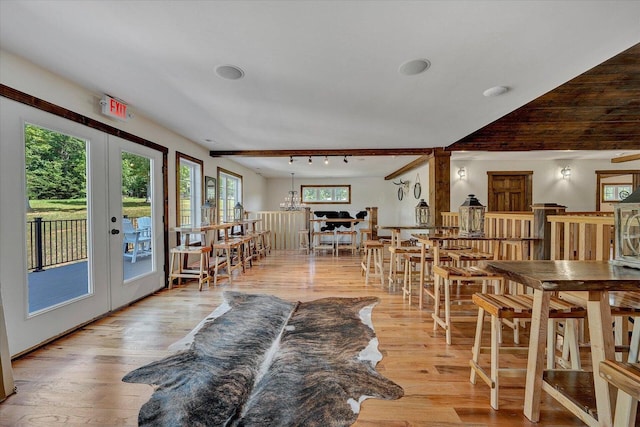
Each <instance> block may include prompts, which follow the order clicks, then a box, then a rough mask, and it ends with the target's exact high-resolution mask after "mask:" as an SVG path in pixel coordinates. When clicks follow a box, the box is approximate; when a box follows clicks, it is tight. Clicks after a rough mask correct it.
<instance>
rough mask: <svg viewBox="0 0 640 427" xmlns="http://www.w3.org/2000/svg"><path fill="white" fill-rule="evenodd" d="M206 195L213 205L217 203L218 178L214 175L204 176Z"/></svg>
mask: <svg viewBox="0 0 640 427" xmlns="http://www.w3.org/2000/svg"><path fill="white" fill-rule="evenodd" d="M204 195H205V199H206V200H207V201H208V202H209V204H211V205H212V206H215V205H216V202H217V200H216V195H217V187H216V179H215V178H214V177H212V176H205V177H204Z"/></svg>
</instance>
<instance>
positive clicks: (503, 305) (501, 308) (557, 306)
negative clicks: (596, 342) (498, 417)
mask: <svg viewBox="0 0 640 427" xmlns="http://www.w3.org/2000/svg"><path fill="white" fill-rule="evenodd" d="M472 299H473V303H474V304H476V305H477V306H478V319H477V323H476V334H475V341H474V344H473V349H472V358H471V360H470V361H469V364H470V366H471V377H470V379H469V380H470V381H471V383H472V384H475V383H476V375H479V376H480V378H481V379H482V380H483V381H484V382H485V383H487V385H488V386H489V387H490V388H491V407H492V408H494V409H498V388H499V381H498V375H499V373H500V372H501V371H502V372H510V373H514V371H515V370H514V369H501V368H500V366H499V361H498V359H499V355H500V351H504V352H509V353H515V352H518V351H521V352H525V353H526V352H527V351H528V347H503V346H502V345H501V342H500V328H501V326H502V323H503V320H504V319H511V320H514V319H531V315H532V312H533V295H529V294H523V295H494V294H493V295H492V294H487V293H476V294H474V295H473V297H472ZM485 314H489V315H491V347H490V348H489V351H490V353H491V368H490V372H489V374H487V373H486V371H485V370H484V369H483V368H482V367H481V366H480V364H479V358H480V353H481V352H485V351H486V350H487V348H485V347H482V329H483V326H484V323H485V322H484V316H485ZM586 315H587V312H586V310H585V309H584V308H583V307H580V306H577V305H573V304H570V303H568V302H567V301H564V300H561V299H560V298H558V297H555V296H552V297H551V301H550V303H549V322H550V323H551V322H553V319H560V318H563V319H575V318H584V317H585V316H586ZM573 345H574V346H576V347H577V345H578V342H577V340H576V341H574V343H573ZM522 371H526V370H524V369H523V370H522Z"/></svg>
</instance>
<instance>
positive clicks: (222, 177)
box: [218, 168, 242, 222]
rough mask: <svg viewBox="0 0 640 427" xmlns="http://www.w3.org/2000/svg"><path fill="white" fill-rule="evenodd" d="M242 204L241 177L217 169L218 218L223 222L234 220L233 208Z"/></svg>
mask: <svg viewBox="0 0 640 427" xmlns="http://www.w3.org/2000/svg"><path fill="white" fill-rule="evenodd" d="M237 203H240V204H242V176H241V175H238V174H235V173H233V172H231V171H228V170H226V169H222V168H218V218H220V221H223V222H232V221H233V220H234V215H233V208H234V207H235V206H236V204H237Z"/></svg>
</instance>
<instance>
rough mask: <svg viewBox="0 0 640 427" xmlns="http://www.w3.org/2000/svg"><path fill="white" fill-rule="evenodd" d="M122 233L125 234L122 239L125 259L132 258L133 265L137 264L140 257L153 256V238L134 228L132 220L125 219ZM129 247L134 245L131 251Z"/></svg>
mask: <svg viewBox="0 0 640 427" xmlns="http://www.w3.org/2000/svg"><path fill="white" fill-rule="evenodd" d="M122 232H123V234H124V236H123V238H122V252H123V255H124V257H126V258H131V263H132V264H133V263H135V262H136V259H137V258H138V257H139V256H145V255H151V251H150V250H149V248H150V245H151V236H150V235H149V234H147V235H145V234H146V233H143V232H142V231H140V230H136V229H135V228H133V224H132V223H131V220H130V219H128V218H124V219H123V220H122ZM129 245H132V248H131V250H129Z"/></svg>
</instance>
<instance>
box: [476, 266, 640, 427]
mask: <svg viewBox="0 0 640 427" xmlns="http://www.w3.org/2000/svg"><path fill="white" fill-rule="evenodd" d="M483 268H486V269H487V270H489V271H492V272H494V273H496V274H501V275H503V276H504V278H505V279H506V280H512V281H515V282H517V283H520V284H522V285H524V286H525V287H528V288H530V289H531V290H533V312H532V319H531V329H530V331H531V332H530V338H529V349H528V350H529V352H528V359H527V374H526V384H525V398H524V399H525V400H524V415H525V416H526V417H527V418H528V419H529V420H530V421H533V422H538V421H539V420H540V401H541V394H542V391H543V390H544V391H545V392H547V393H548V394H549V395H551V396H552V397H553V398H554V399H556V400H557V401H558V402H560V403H561V404H562V405H563V406H565V407H566V408H567V409H568V410H570V411H571V412H572V413H573V414H574V415H576V416H577V417H578V418H579V419H580V420H582V421H583V422H584V423H586V424H587V425H590V426H611V425H612V421H613V420H612V418H613V409H614V405H615V403H614V401H615V397H614V396H615V393H614V392H615V389H614V388H613V386H611V385H610V384H608V383H607V382H606V380H605V379H603V378H602V377H601V376H600V375H599V366H600V362H601V361H604V360H606V359H609V360H613V359H614V358H615V357H614V352H615V345H614V338H613V329H612V326H611V325H612V317H611V309H610V306H609V291H623V292H626V291H638V290H640V270H639V269H633V268H629V267H625V266H619V265H614V264H612V263H610V262H608V261H548V260H533V261H486V262H485V264H484V265H483ZM564 291H581V292H584V293H585V294H586V297H587V298H586V309H587V316H588V321H589V339H590V346H589V348H590V351H591V368H592V371H591V372H586V371H570V370H559V371H552V370H549V371H545V369H544V367H545V349H546V348H547V343H546V339H547V328H548V322H547V320H548V318H549V301H550V297H551V295H552V294H553V293H555V292H564ZM632 342H634V343H635V344H634V345H636V346H637V345H638V342H637V339H636V340H632ZM632 351H635V352H636V354H637V351H638V349H632ZM591 384H593V385H591ZM576 385H578V386H576ZM594 400H595V405H596V407H595V408H593V407H592V405H590V402H593V401H594Z"/></svg>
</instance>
